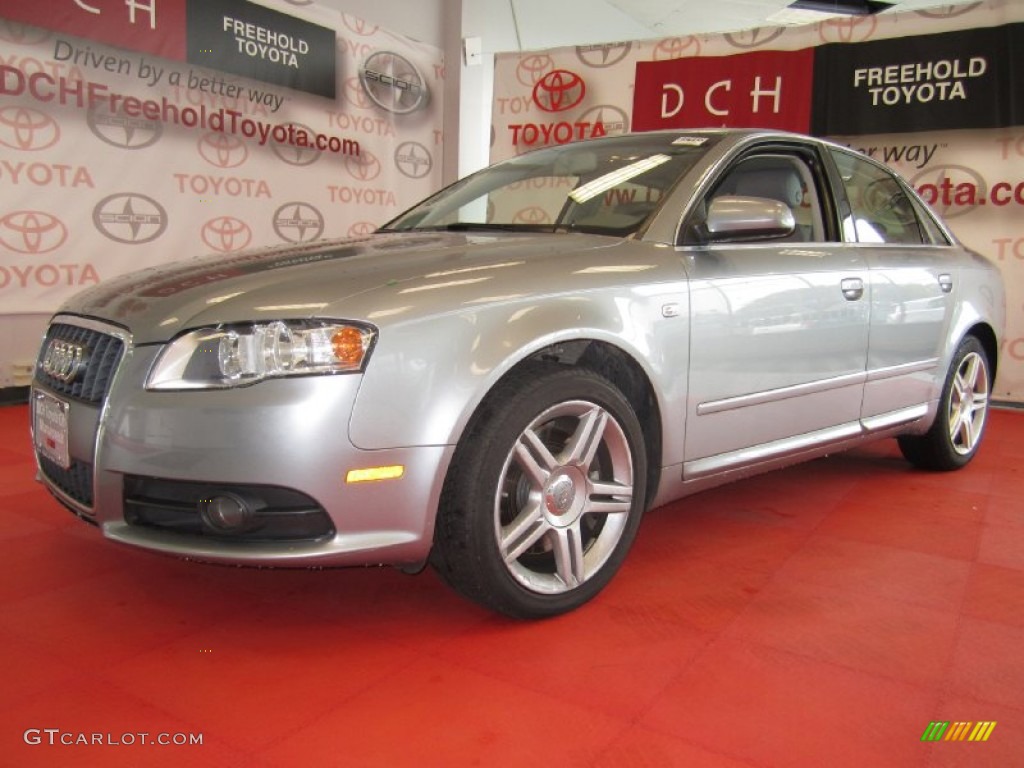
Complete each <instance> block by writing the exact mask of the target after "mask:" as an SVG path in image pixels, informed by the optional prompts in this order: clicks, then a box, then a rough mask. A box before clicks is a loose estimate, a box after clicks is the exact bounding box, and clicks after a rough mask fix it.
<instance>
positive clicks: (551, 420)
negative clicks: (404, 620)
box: [432, 365, 647, 618]
mask: <svg viewBox="0 0 1024 768" xmlns="http://www.w3.org/2000/svg"><path fill="white" fill-rule="evenodd" d="M646 467H647V461H646V452H645V447H644V441H643V436H642V433H641V430H640V425H639V422H638V420H637V417H636V414H635V413H634V412H633V409H632V408H631V407H630V404H629V402H628V401H627V400H626V399H625V398H624V397H623V396H622V395H621V394H620V393H619V391H618V390H616V389H615V387H613V386H612V385H611V383H610V382H608V381H607V380H605V379H604V378H602V377H600V376H598V375H596V374H593V373H591V372H588V371H580V370H575V369H567V368H563V367H561V366H556V365H552V366H548V365H544V366H531V367H529V368H526V369H524V370H522V371H518V372H515V373H513V374H512V375H511V376H510V377H509V378H508V379H506V380H505V381H503V382H502V383H501V384H499V386H498V387H497V388H496V389H495V391H494V392H492V393H491V394H490V395H489V396H488V398H487V399H486V400H485V402H484V404H483V405H482V406H481V408H480V411H479V412H478V413H477V415H476V416H475V417H474V420H473V423H472V424H471V425H470V427H469V429H468V430H467V433H466V435H465V436H464V438H463V439H462V441H461V442H460V443H459V447H458V449H457V450H456V454H455V458H454V459H453V463H452V468H451V470H450V472H449V477H448V480H447V482H446V484H445V490H444V493H443V495H442V500H441V508H440V510H439V512H438V522H437V528H436V533H435V541H434V553H433V556H432V561H433V564H434V566H435V567H436V568H437V570H438V571H439V573H440V574H441V575H442V577H443V578H444V579H445V580H446V581H447V582H448V583H449V584H451V585H452V586H453V587H454V588H455V589H456V590H457V591H459V592H460V593H462V594H463V595H465V596H466V597H469V598H470V599H472V600H475V601H476V602H478V603H481V604H482V605H485V606H487V607H489V608H491V609H494V610H497V611H499V612H501V613H505V614H507V615H510V616H514V617H518V618H541V617H545V616H554V615H557V614H560V613H565V612H566V611H570V610H572V609H574V608H577V607H579V606H580V605H582V604H583V603H585V602H586V601H588V600H590V599H591V598H592V597H594V595H596V594H597V593H598V592H599V591H600V590H601V589H602V588H603V587H604V586H605V584H607V583H608V581H609V580H610V579H611V577H612V575H613V574H614V573H615V571H616V570H617V569H618V567H619V565H620V564H621V562H622V560H623V559H624V558H625V555H626V552H627V551H628V549H629V547H630V544H631V543H632V541H633V538H634V536H635V535H636V530H637V527H638V525H639V523H640V517H641V514H642V512H643V505H644V497H645V493H644V491H645V478H646V472H647V470H646Z"/></svg>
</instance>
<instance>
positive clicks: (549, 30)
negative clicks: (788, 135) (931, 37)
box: [463, 0, 972, 52]
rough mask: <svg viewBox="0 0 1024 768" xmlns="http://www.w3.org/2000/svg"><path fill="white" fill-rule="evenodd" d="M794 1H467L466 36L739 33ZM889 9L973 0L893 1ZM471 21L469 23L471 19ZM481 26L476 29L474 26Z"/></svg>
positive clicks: (572, 41) (519, 40) (579, 41)
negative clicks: (951, 0)
mask: <svg viewBox="0 0 1024 768" xmlns="http://www.w3.org/2000/svg"><path fill="white" fill-rule="evenodd" d="M791 2H792V0H463V27H464V34H463V37H468V36H474V35H475V36H479V37H482V38H483V49H484V50H485V51H488V52H499V51H515V50H537V49H545V48H557V47H560V46H565V45H584V44H588V43H589V44H593V43H608V42H618V41H624V40H644V39H649V38H659V37H676V36H682V35H695V34H706V33H713V32H735V31H738V30H749V29H754V28H756V27H764V26H774V25H775V22H772V21H770V20H769V17H770V16H771V15H772V14H775V13H778V12H779V11H781V10H783V9H784V8H786V6H788V5H789V4H790V3H791ZM890 2H893V7H892V9H890V10H887V11H884V13H899V12H902V11H910V10H920V9H923V8H935V7H943V6H944V7H949V6H952V5H964V4H967V3H970V2H972V0H954V1H953V2H950V0H944V1H940V0H890ZM467 22H468V23H467ZM477 25H479V26H478V27H477V28H478V30H479V31H476V32H474V30H473V28H474V27H475V26H477Z"/></svg>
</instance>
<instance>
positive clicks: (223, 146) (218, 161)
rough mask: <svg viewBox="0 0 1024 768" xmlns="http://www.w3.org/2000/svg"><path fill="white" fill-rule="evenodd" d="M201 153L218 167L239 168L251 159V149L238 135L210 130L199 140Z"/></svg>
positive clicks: (207, 160)
mask: <svg viewBox="0 0 1024 768" xmlns="http://www.w3.org/2000/svg"><path fill="white" fill-rule="evenodd" d="M197 146H198V147H199V155H200V156H201V157H202V158H203V160H205V161H206V162H208V163H209V164H210V165H212V166H214V167H216V168H237V167H238V166H240V165H242V163H244V162H245V161H246V160H248V159H249V149H248V148H247V147H246V146H245V142H243V141H242V140H241V139H240V138H238V137H237V136H232V135H230V134H225V133H220V132H218V131H210V132H209V133H207V134H206V135H205V136H203V137H202V138H201V139H199V141H198V142H197Z"/></svg>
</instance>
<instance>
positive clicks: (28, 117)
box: [0, 106, 60, 152]
mask: <svg viewBox="0 0 1024 768" xmlns="http://www.w3.org/2000/svg"><path fill="white" fill-rule="evenodd" d="M59 140H60V126H59V125H57V121H56V120H54V119H53V118H52V117H50V116H49V115H48V114H46V113H45V112H40V111H39V110H38V109H30V108H29V107H15V106H11V107H4V108H3V109H0V144H2V145H3V146H5V147H10V148H11V149H21V150H25V151H27V152H38V151H39V150H41V149H49V148H50V147H52V146H53V145H54V144H56V143H57V142H58V141H59Z"/></svg>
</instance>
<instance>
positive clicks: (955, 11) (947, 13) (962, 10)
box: [914, 3, 981, 19]
mask: <svg viewBox="0 0 1024 768" xmlns="http://www.w3.org/2000/svg"><path fill="white" fill-rule="evenodd" d="M980 6H981V3H971V4H970V5H947V6H943V7H940V8H931V9H924V10H920V11H914V13H916V14H917V15H918V16H924V17H925V18H926V19H951V18H953V17H954V16H963V15H964V14H967V13H973V12H974V11H976V10H977V9H978V8H979V7H980Z"/></svg>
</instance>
